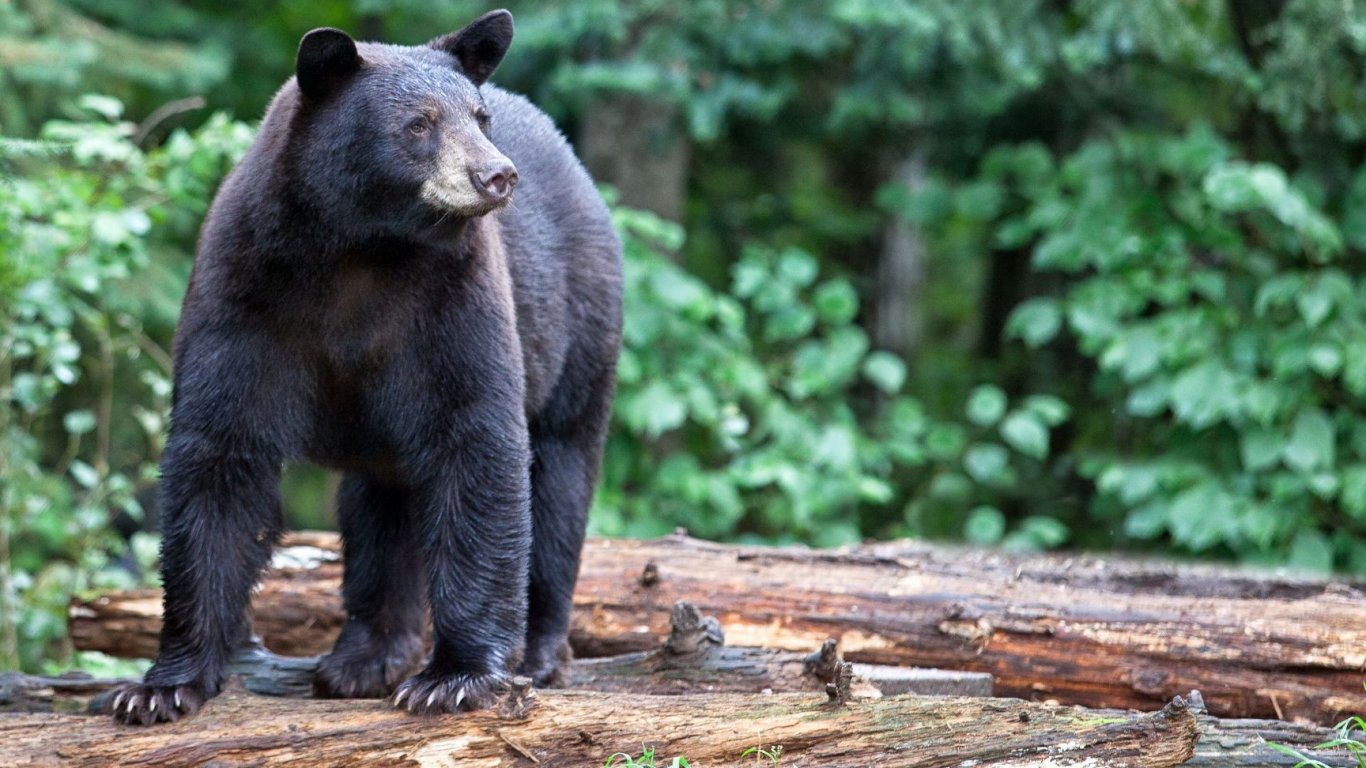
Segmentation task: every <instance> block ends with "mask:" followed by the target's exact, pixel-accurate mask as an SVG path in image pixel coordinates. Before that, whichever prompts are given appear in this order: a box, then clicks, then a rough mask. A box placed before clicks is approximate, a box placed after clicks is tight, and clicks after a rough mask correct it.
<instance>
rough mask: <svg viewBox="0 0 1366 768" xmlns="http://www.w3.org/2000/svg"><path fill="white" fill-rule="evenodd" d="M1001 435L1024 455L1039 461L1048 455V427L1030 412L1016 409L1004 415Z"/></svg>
mask: <svg viewBox="0 0 1366 768" xmlns="http://www.w3.org/2000/svg"><path fill="white" fill-rule="evenodd" d="M1001 437H1003V438H1005V441H1006V442H1007V443H1009V444H1010V447H1012V448H1014V449H1015V450H1017V451H1019V452H1020V453H1023V454H1024V455H1026V456H1030V457H1032V458H1035V459H1038V460H1040V461H1042V460H1043V459H1045V458H1047V457H1048V428H1047V427H1045V426H1044V424H1043V422H1042V421H1040V420H1039V418H1038V417H1037V416H1035V415H1034V414H1032V413H1027V412H1021V411H1016V412H1014V413H1012V414H1010V416H1008V417H1006V420H1005V421H1004V422H1002V423H1001Z"/></svg>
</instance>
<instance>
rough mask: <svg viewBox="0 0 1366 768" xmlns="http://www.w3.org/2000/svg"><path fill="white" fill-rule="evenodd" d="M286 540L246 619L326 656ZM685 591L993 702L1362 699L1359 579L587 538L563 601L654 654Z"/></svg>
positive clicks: (85, 619) (98, 642) (116, 601)
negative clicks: (963, 675)
mask: <svg viewBox="0 0 1366 768" xmlns="http://www.w3.org/2000/svg"><path fill="white" fill-rule="evenodd" d="M289 543H290V544H293V545H294V546H287V547H285V548H284V549H282V551H281V556H279V557H277V559H276V564H275V567H274V568H273V569H272V571H271V573H270V575H269V576H268V577H267V578H266V580H265V583H264V585H263V587H262V589H261V591H260V592H259V593H258V595H257V597H256V600H255V611H256V630H257V632H258V633H260V634H261V635H262V636H263V638H264V640H265V643H266V645H267V646H268V647H270V648H271V649H272V650H274V651H276V652H278V653H290V654H296V655H310V654H316V653H320V652H323V651H325V650H326V649H327V648H328V647H329V646H330V644H331V641H332V638H333V637H334V636H335V632H336V629H337V627H339V626H340V622H341V618H342V614H341V606H340V600H339V598H338V596H337V593H338V582H339V579H340V563H339V562H338V558H337V556H336V553H335V539H334V538H331V537H328V536H326V535H322V536H319V535H308V536H304V537H296V538H294V539H293V540H292V541H291V542H289ZM319 545H322V546H319ZM678 600H688V601H691V602H693V603H695V604H696V605H697V606H698V607H699V608H700V609H701V610H702V611H704V612H706V613H709V614H713V615H715V616H717V617H718V618H719V619H720V625H721V627H722V629H723V630H724V632H725V635H726V638H727V641H728V642H729V643H730V644H731V645H735V646H747V647H761V648H774V649H782V650H789V651H797V652H802V653H806V652H809V651H810V650H811V649H813V648H816V647H819V646H820V645H821V643H823V642H824V641H825V639H827V638H830V637H834V638H837V639H838V640H839V643H840V648H841V649H842V651H843V653H844V655H845V658H847V659H849V660H850V661H853V662H858V663H872V664H890V665H898V666H926V667H938V668H946V669H958V670H965V671H976V672H986V673H989V674H991V675H992V676H993V678H994V680H995V690H996V693H997V695H1004V696H1018V697H1021V698H1026V699H1035V700H1054V701H1059V702H1063V703H1069V704H1082V705H1086V706H1094V707H1110V708H1123V709H1156V708H1158V707H1160V706H1162V703H1163V702H1164V701H1166V700H1169V699H1170V698H1171V697H1173V696H1175V695H1178V694H1179V693H1181V692H1184V691H1189V690H1192V689H1198V690H1200V691H1202V692H1203V693H1204V696H1205V700H1206V702H1207V704H1208V706H1209V710H1210V712H1211V713H1212V714H1215V715H1218V716H1220V717H1258V718H1278V719H1300V718H1303V719H1306V720H1309V721H1312V722H1315V723H1319V724H1330V723H1333V722H1336V721H1337V720H1339V719H1342V718H1343V717H1346V716H1348V715H1351V714H1357V713H1361V712H1366V694H1363V691H1362V687H1361V679H1362V669H1363V668H1366V600H1363V599H1362V592H1361V591H1360V585H1352V584H1347V583H1340V582H1329V581H1324V580H1319V579H1313V578H1301V577H1287V576H1272V575H1269V574H1255V573H1251V572H1246V571H1232V570H1226V569H1217V568H1209V567H1192V566H1183V567H1176V566H1172V565H1163V564H1147V563H1134V562H1122V561H1100V560H1095V559H1091V558H1067V557H1058V556H1009V555H1003V554H1000V553H994V552H983V551H973V550H959V549H949V548H942V547H931V546H928V545H924V544H918V543H910V542H898V543H891V544H881V545H874V546H869V547H863V548H858V549H851V550H840V551H819V550H804V549H778V548H765V547H733V546H723V545H717V544H710V543H707V542H702V541H697V540H694V539H690V538H687V537H684V536H675V537H670V538H667V539H661V540H656V541H620V540H615V541H609V540H596V541H592V542H589V544H588V546H587V547H586V549H585V553H584V561H583V567H582V571H581V575H580V579H579V587H578V590H577V592H576V593H575V597H574V601H575V605H576V614H575V620H574V630H573V636H572V638H571V639H572V641H573V644H574V647H575V651H576V653H577V654H578V655H579V656H581V657H590V656H608V655H616V654H621V653H630V652H637V651H648V650H652V649H654V648H655V647H656V646H657V644H658V639H657V638H658V637H659V636H662V635H663V634H664V633H665V632H667V628H668V616H669V611H670V609H671V608H672V606H673V605H674V603H675V602H676V601H678ZM159 614H160V601H159V599H158V597H157V595H156V593H153V592H147V591H143V592H139V593H131V594H116V595H109V596H105V597H102V598H97V599H95V600H92V601H86V602H77V603H74V604H73V606H72V612H71V630H72V636H73V639H74V641H75V643H76V646H77V647H78V648H81V649H87V650H103V651H106V652H109V653H113V654H115V655H122V656H148V655H151V654H152V653H154V652H155V649H156V632H157V630H158V627H159V623H160V622H159Z"/></svg>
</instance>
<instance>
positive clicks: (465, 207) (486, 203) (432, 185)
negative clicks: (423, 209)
mask: <svg viewBox="0 0 1366 768" xmlns="http://www.w3.org/2000/svg"><path fill="white" fill-rule="evenodd" d="M420 196H421V198H422V200H423V201H424V202H426V203H427V204H428V205H431V206H432V207H433V208H436V209H438V210H440V211H441V212H443V213H453V214H456V215H458V216H483V215H484V214H486V213H489V212H491V211H494V210H497V209H498V208H502V207H503V206H505V205H507V204H509V203H511V202H512V196H511V195H510V194H509V195H506V196H503V197H500V198H498V197H493V196H490V195H485V194H481V193H480V192H479V191H478V190H477V189H476V188H475V187H474V185H473V184H443V183H441V182H440V181H438V180H436V179H428V180H427V181H426V182H425V183H423V185H422V189H421V191H420Z"/></svg>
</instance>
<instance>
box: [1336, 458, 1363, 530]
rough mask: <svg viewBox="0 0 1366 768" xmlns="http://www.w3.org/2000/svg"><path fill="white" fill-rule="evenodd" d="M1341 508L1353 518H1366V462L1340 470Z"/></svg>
mask: <svg viewBox="0 0 1366 768" xmlns="http://www.w3.org/2000/svg"><path fill="white" fill-rule="evenodd" d="M1342 508H1343V509H1344V510H1346V511H1347V514H1349V515H1351V516H1352V518H1353V519H1355V520H1366V464H1353V465H1352V466H1350V467H1347V468H1346V469H1344V470H1343V471H1342Z"/></svg>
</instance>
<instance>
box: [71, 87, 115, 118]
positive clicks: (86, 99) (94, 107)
mask: <svg viewBox="0 0 1366 768" xmlns="http://www.w3.org/2000/svg"><path fill="white" fill-rule="evenodd" d="M76 103H77V104H78V105H80V107H81V109H88V110H90V111H91V112H94V113H95V114H97V115H99V116H100V117H103V118H104V119H106V120H111V121H112V120H117V119H119V118H120V117H122V116H123V102H121V101H119V100H118V99H116V98H114V97H113V96H104V95H101V94H98V93H87V94H85V95H84V96H82V97H80V98H79V99H77V100H76Z"/></svg>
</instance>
